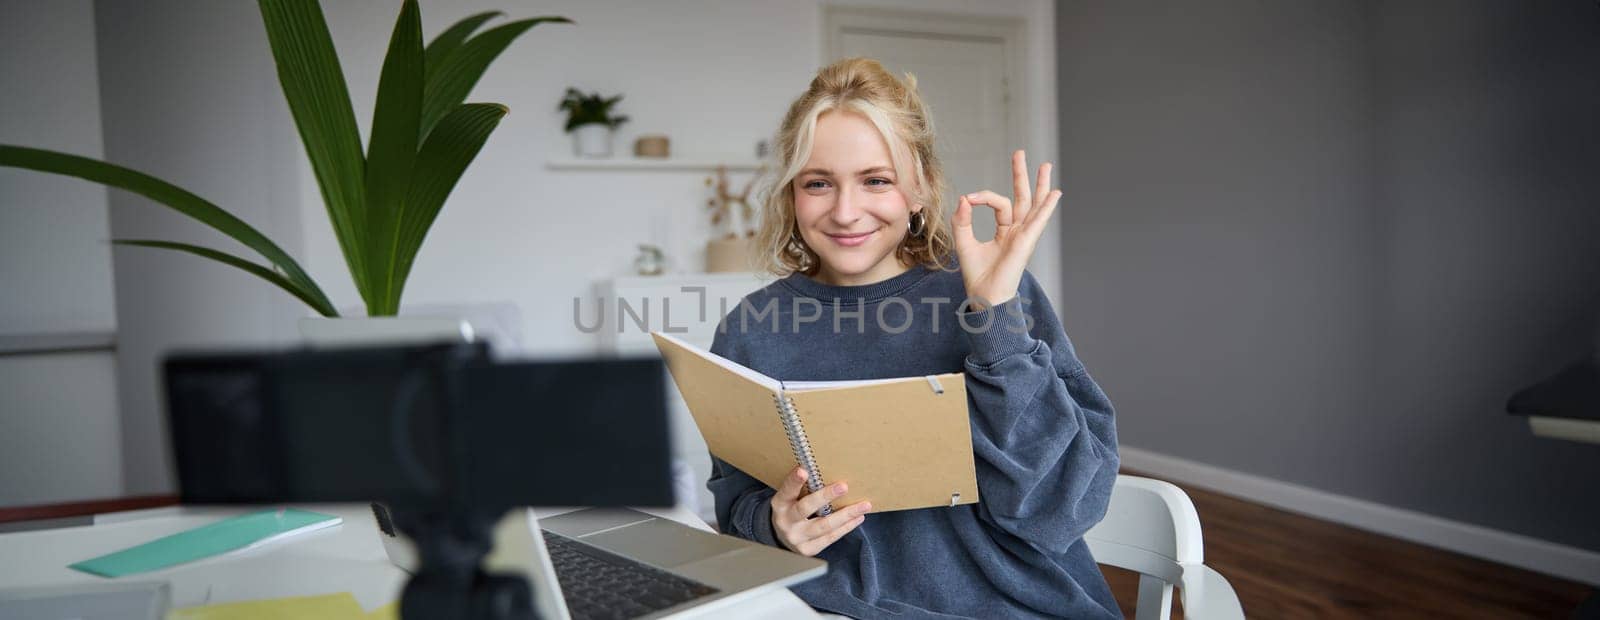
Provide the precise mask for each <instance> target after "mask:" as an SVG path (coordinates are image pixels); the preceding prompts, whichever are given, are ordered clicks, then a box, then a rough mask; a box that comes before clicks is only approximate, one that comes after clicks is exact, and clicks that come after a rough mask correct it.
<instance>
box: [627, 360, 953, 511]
mask: <svg viewBox="0 0 1600 620" xmlns="http://www.w3.org/2000/svg"><path fill="white" fill-rule="evenodd" d="M650 335H651V336H652V337H654V338H655V341H656V347H657V348H659V349H660V350H661V355H662V357H663V358H665V359H666V362H667V368H668V370H670V371H671V373H672V379H673V382H675V383H676V384H677V385H678V391H679V392H682V393H683V399H684V401H685V402H686V403H688V405H689V412H690V413H691V414H692V415H693V416H694V420H695V424H696V425H698V426H699V427H700V434H701V435H703V436H704V437H705V440H706V446H707V447H709V448H710V449H711V453H712V454H715V455H716V456H717V457H718V458H720V459H722V460H724V461H727V462H728V463H731V464H732V465H733V466H734V467H738V468H739V469H740V470H742V471H744V472H745V473H748V474H750V475H751V476H753V477H755V478H756V479H757V480H760V481H762V482H764V483H766V484H767V486H770V487H773V488H777V487H778V486H780V485H781V483H782V482H783V477H784V476H787V475H788V474H789V472H790V471H793V470H794V467H795V466H796V465H800V466H802V467H805V468H806V471H807V472H808V473H809V474H810V476H809V478H808V479H807V481H806V484H807V486H808V487H809V488H810V490H811V491H816V490H818V489H821V488H822V487H823V486H825V485H827V484H831V483H833V482H837V481H841V480H842V481H845V482H846V483H848V484H849V486H850V492H849V493H848V494H847V495H845V496H844V497H841V498H839V499H837V500H834V502H833V504H832V505H837V506H847V505H850V504H853V503H856V502H859V501H864V500H865V501H871V502H872V510H873V512H884V511H890V510H907V509H911V508H928V507H932V506H954V505H957V504H973V503H977V501H978V477H977V473H976V468H975V467H974V465H973V454H972V427H971V426H970V424H971V423H970V422H969V421H968V418H967V383H966V377H965V375H963V374H962V373H959V372H955V373H949V374H942V375H929V376H926V377H902V378H897V379H869V380H864V381H778V380H776V379H773V378H771V377H768V376H766V375H763V374H761V373H758V372H756V371H754V370H751V369H749V368H746V367H744V366H742V365H739V364H737V363H735V362H733V361H730V360H728V359H726V358H723V357H721V356H718V355H715V354H712V353H710V352H708V351H705V350H703V349H700V348H697V347H695V346H693V345H690V344H688V343H685V342H683V341H682V340H679V339H677V338H674V337H672V336H670V335H667V334H663V333H660V332H651V334H650ZM826 512H827V511H826V509H825V510H824V514H826Z"/></svg>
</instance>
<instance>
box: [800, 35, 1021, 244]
mask: <svg viewBox="0 0 1600 620" xmlns="http://www.w3.org/2000/svg"><path fill="white" fill-rule="evenodd" d="M827 21H828V28H829V29H830V32H829V35H830V36H829V44H828V48H829V49H828V50H827V52H826V53H827V54H828V58H827V61H828V62H832V61H834V60H838V59H840V58H849V57H852V56H866V57H869V58H874V59H876V60H878V61H879V62H881V63H883V65H884V67H885V68H887V69H888V70H889V71H890V72H891V73H893V74H895V75H896V76H897V77H903V76H904V74H905V73H907V72H910V73H912V74H913V75H915V76H916V78H917V88H918V90H919V91H920V92H921V93H922V98H923V102H924V103H925V104H927V106H928V108H929V111H930V113H931V114H932V116H933V124H934V131H935V132H936V134H937V136H938V137H937V141H936V143H935V148H936V152H937V153H938V154H939V157H940V160H941V161H943V162H944V169H945V177H946V179H947V181H948V182H949V185H950V187H949V190H950V191H949V192H948V193H947V195H946V196H945V198H946V200H945V213H944V214H943V215H942V217H944V218H946V219H947V220H948V219H949V217H950V216H951V215H952V214H953V213H955V206H956V200H955V197H956V196H958V195H961V194H965V193H970V192H974V191H978V190H981V189H988V190H992V191H994V192H995V193H998V194H1001V195H1004V196H1010V195H1011V156H1010V154H1011V152H1012V151H1013V150H1016V149H1018V148H1021V147H1022V143H1021V142H1020V141H1018V140H1017V139H1016V135H1015V134H1014V126H1013V125H1014V121H1013V119H1015V118H1017V117H1019V116H1021V115H1020V113H1018V112H1016V111H1015V108H1013V103H1015V102H1013V101H1012V97H1011V96H1010V95H1009V93H1008V87H1009V84H1010V83H1011V79H1010V76H1009V73H1008V72H1009V71H1010V68H1009V65H1010V63H1009V62H1007V61H1008V59H1009V58H1010V48H1011V46H1012V44H1011V42H1010V41H1009V40H1008V36H1007V35H1008V33H1009V31H1010V28H1009V27H1008V25H1006V24H1003V23H992V24H983V25H982V27H979V28H977V30H979V31H980V32H979V33H978V34H970V33H972V32H973V31H974V24H973V23H971V21H970V20H967V19H958V18H951V17H942V16H937V15H933V16H929V15H926V14H914V15H913V14H906V15H901V14H893V13H883V12H877V11H870V12H857V11H855V10H850V9H833V10H831V11H830V13H829V15H828V20H827ZM983 31H987V32H983ZM961 33H967V34H961ZM1029 164H1030V165H1034V166H1037V162H1033V161H1030V162H1029ZM992 213H993V212H992V211H990V210H989V209H987V208H979V209H978V210H975V211H974V212H973V230H974V233H975V234H976V235H977V237H978V239H979V240H988V239H991V238H993V237H994V216H993V214H992Z"/></svg>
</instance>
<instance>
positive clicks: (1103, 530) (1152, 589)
mask: <svg viewBox="0 0 1600 620" xmlns="http://www.w3.org/2000/svg"><path fill="white" fill-rule="evenodd" d="M1083 539H1084V541H1086V542H1088V543H1089V551H1090V552H1091V553H1093V554H1094V559H1095V561H1097V562H1099V563H1101V564H1106V565H1109V566H1115V567H1118V568H1125V569H1128V570H1131V571H1133V572H1136V573H1139V602H1138V606H1137V607H1135V608H1134V614H1135V617H1136V618H1138V620H1167V619H1168V618H1170V617H1171V616H1172V590H1173V588H1174V587H1176V588H1177V589H1178V596H1179V597H1180V598H1179V600H1180V601H1182V602H1183V613H1184V617H1186V618H1196V619H1198V620H1232V619H1238V618H1244V608H1243V607H1241V606H1240V605H1239V596H1238V595H1237V594H1235V593H1234V591H1233V586H1231V585H1229V584H1228V580H1227V579H1225V578H1223V576H1222V575H1221V574H1220V573H1218V572H1217V571H1215V570H1212V569H1211V567H1209V566H1206V565H1205V564H1204V560H1205V556H1204V551H1203V547H1202V545H1201V542H1200V515H1199V513H1197V512H1195V509H1194V503H1193V502H1191V501H1189V496H1188V495H1186V494H1184V492H1183V489H1179V488H1178V487H1176V486H1173V485H1172V484H1169V483H1166V482H1162V481H1160V480H1151V479H1149V478H1140V477H1137V476H1117V482H1116V486H1114V487H1113V488H1112V490H1111V505H1110V506H1109V507H1108V508H1106V516H1105V519H1103V520H1101V521H1100V524H1099V525H1096V526H1094V529H1091V530H1089V532H1088V533H1087V534H1084V536H1083Z"/></svg>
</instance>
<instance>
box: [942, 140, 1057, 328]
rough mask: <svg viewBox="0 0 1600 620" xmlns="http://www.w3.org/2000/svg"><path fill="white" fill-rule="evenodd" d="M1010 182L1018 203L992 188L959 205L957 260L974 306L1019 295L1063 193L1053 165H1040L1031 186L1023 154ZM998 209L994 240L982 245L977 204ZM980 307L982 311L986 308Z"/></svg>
mask: <svg viewBox="0 0 1600 620" xmlns="http://www.w3.org/2000/svg"><path fill="white" fill-rule="evenodd" d="M1011 184H1012V186H1013V191H1014V192H1015V194H1016V203H1015V204H1014V205H1013V203H1012V201H1011V200H1008V199H1006V197H1005V196H1001V195H999V194H996V193H994V192H991V191H989V190H983V191H979V192H973V193H971V194H967V195H965V196H962V197H961V199H960V201H959V202H958V204H957V205H956V213H955V217H954V218H953V219H952V224H953V225H954V228H955V237H956V256H957V257H958V258H960V260H961V280H962V282H963V283H964V284H965V285H966V287H967V297H969V298H972V300H973V303H974V304H988V305H995V306H997V305H1000V304H1002V303H1005V302H1006V301H1007V300H1010V299H1011V298H1012V297H1016V295H1017V286H1018V285H1020V284H1021V283H1022V270H1023V268H1025V267H1027V265H1028V258H1029V257H1031V256H1033V248H1034V246H1035V245H1036V244H1038V242H1039V235H1041V234H1044V227H1045V225H1046V224H1048V223H1049V222H1050V214H1052V213H1054V212H1055V210H1056V202H1058V201H1060V200H1061V190H1052V189H1050V164H1048V163H1046V164H1044V165H1043V166H1039V177H1038V181H1037V185H1036V186H1035V187H1034V188H1033V190H1032V191H1031V192H1030V191H1029V188H1028V159H1027V155H1026V154H1025V153H1023V152H1022V151H1017V152H1015V153H1012V154H1011ZM973 205H983V206H986V207H989V208H991V209H994V221H995V227H994V239H991V240H989V241H982V242H980V241H978V238H977V237H976V236H974V235H973V234H972V206H973ZM975 309H982V308H981V307H978V308H975Z"/></svg>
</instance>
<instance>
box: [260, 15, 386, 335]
mask: <svg viewBox="0 0 1600 620" xmlns="http://www.w3.org/2000/svg"><path fill="white" fill-rule="evenodd" d="M260 7H261V20H262V22H263V23H264V24H265V25H266V30H267V41H268V43H270V44H271V46H272V58H273V60H274V61H275V62H276V64H277V66H278V81H279V83H280V84H281V85H282V86H283V96H284V99H286V100H288V102H289V111H290V112H291V113H292V114H293V116H294V122H295V126H296V127H297V128H298V129H299V130H300V139H301V141H302V142H304V143H305V147H306V155H307V156H309V157H310V159H311V169H312V171H313V172H315V173H316V176H317V185H318V186H319V187H320V188H321V190H322V200H323V203H324V205H325V206H326V207H327V210H328V219H330V220H332V222H333V231H334V236H335V237H337V238H338V240H339V249H340V250H341V251H343V252H344V259H345V263H346V264H347V265H349V266H350V275H351V277H352V278H354V279H355V282H356V289H357V290H358V291H360V292H361V296H362V298H363V299H367V300H369V301H368V305H369V306H370V305H371V301H370V300H371V284H370V283H369V282H368V281H367V276H366V274H367V268H366V258H365V256H364V255H363V249H364V248H365V247H366V243H365V233H364V226H363V224H364V223H365V222H364V220H365V217H364V216H365V207H366V196H365V194H366V187H365V167H366V163H365V160H364V159H363V158H362V155H361V136H360V134H359V133H357V131H356V117H355V113H354V112H353V111H352V110H351V107H350V91H349V89H348V88H347V87H346V86H345V81H344V72H343V71H342V70H341V69H340V68H339V56H338V54H337V53H336V52H335V51H334V48H333V40H332V38H331V37H330V36H329V34H328V24H327V22H326V21H325V20H324V19H323V17H322V8H321V7H320V6H318V5H317V2H316V0H260Z"/></svg>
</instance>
